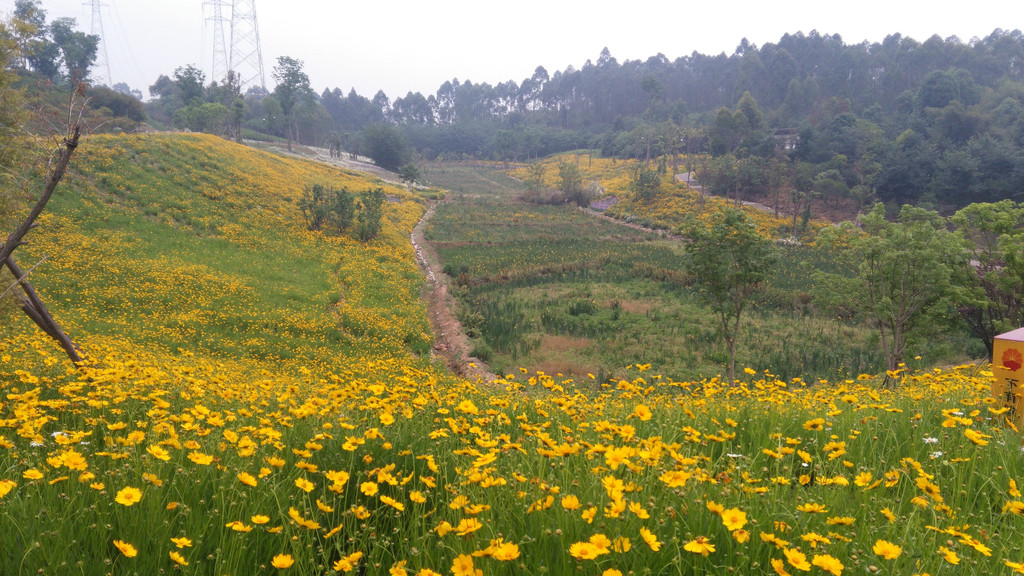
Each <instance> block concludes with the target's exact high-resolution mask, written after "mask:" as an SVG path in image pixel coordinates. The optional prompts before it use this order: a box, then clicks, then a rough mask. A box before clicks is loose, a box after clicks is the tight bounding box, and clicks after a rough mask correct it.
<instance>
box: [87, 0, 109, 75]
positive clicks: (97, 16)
mask: <svg viewBox="0 0 1024 576" xmlns="http://www.w3.org/2000/svg"><path fill="white" fill-rule="evenodd" d="M86 5H87V6H91V7H92V26H91V29H90V31H89V33H90V34H92V35H93V36H98V37H99V39H100V40H99V43H98V44H97V46H96V62H95V63H94V64H93V69H94V72H93V78H92V83H93V84H96V85H97V86H113V85H114V79H113V78H112V77H111V76H110V60H109V59H108V58H107V40H106V37H105V36H104V34H103V14H102V13H101V10H100V9H101V8H105V7H107V6H108V5H107V4H104V3H103V2H101V1H100V0H90V1H89V2H88V3H87V4H86Z"/></svg>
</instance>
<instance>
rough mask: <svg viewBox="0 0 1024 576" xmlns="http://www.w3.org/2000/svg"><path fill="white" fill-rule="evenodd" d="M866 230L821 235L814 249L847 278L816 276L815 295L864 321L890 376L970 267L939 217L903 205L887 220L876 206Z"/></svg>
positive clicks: (846, 226)
mask: <svg viewBox="0 0 1024 576" xmlns="http://www.w3.org/2000/svg"><path fill="white" fill-rule="evenodd" d="M861 223H862V226H863V228H862V229H857V228H855V226H854V225H853V224H852V223H850V222H844V223H843V224H841V225H839V226H834V227H831V228H828V229H825V230H823V231H822V232H821V233H820V234H819V243H820V244H821V245H822V246H824V247H826V248H827V249H828V250H830V251H831V252H832V255H833V256H834V257H835V258H836V259H837V261H838V262H840V263H841V264H842V265H844V268H846V269H847V271H848V275H843V274H834V273H831V274H830V273H818V274H816V275H815V284H816V285H817V286H819V287H821V288H819V289H818V290H816V295H817V296H818V298H819V299H821V300H822V301H824V302H826V303H829V304H831V305H832V306H833V307H836V308H838V309H840V310H842V311H845V312H849V313H856V314H861V315H863V317H864V318H865V320H866V321H867V322H868V323H869V324H870V325H872V326H874V327H875V328H876V329H877V330H878V334H879V337H880V341H881V345H882V353H883V355H884V356H885V361H886V368H887V369H888V371H889V372H890V373H892V372H893V371H895V370H897V369H898V368H899V367H900V365H901V364H902V362H903V358H904V355H905V354H906V352H907V339H908V337H909V336H911V335H913V334H914V333H915V332H917V331H919V330H921V329H923V328H925V327H927V326H929V324H930V323H932V322H935V321H937V318H936V316H937V315H939V314H941V313H942V312H944V311H945V310H946V309H947V304H948V299H949V297H950V296H951V295H952V285H953V282H954V279H956V278H957V277H958V274H960V273H962V271H964V270H965V269H966V266H967V258H968V251H967V249H966V247H965V245H964V242H963V237H962V236H960V235H959V234H954V233H952V232H949V231H948V230H947V228H946V222H945V220H944V219H943V218H941V217H940V216H939V215H938V213H936V212H933V211H931V210H926V209H924V208H918V207H915V206H910V205H906V206H903V208H902V210H900V214H899V218H898V219H897V220H896V221H895V222H891V221H889V220H887V219H886V218H885V206H884V205H883V204H881V203H879V204H875V206H874V208H873V209H872V210H871V212H869V213H868V214H867V215H865V216H864V217H863V218H862V219H861Z"/></svg>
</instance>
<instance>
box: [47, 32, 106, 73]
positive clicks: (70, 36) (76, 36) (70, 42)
mask: <svg viewBox="0 0 1024 576" xmlns="http://www.w3.org/2000/svg"><path fill="white" fill-rule="evenodd" d="M76 25H77V24H76V22H75V19H74V18H57V19H56V20H54V21H53V23H52V24H50V34H51V35H52V36H53V42H54V44H56V45H57V48H59V49H60V53H61V56H62V57H63V59H64V68H65V70H66V73H67V78H68V80H69V81H71V82H84V81H86V80H88V79H89V68H91V67H92V64H93V62H95V61H96V50H97V49H98V47H99V42H100V38H99V36H93V35H91V34H86V33H84V32H78V31H76V30H75V29H74V28H75V26H76Z"/></svg>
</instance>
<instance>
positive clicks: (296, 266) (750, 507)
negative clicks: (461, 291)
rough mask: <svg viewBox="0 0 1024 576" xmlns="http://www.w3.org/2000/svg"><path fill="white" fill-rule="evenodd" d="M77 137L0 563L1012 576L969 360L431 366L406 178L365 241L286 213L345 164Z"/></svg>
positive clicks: (2, 499)
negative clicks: (694, 369) (311, 227)
mask: <svg viewBox="0 0 1024 576" xmlns="http://www.w3.org/2000/svg"><path fill="white" fill-rule="evenodd" d="M82 152H83V154H82V156H81V157H80V158H79V159H78V160H77V162H76V163H75V171H74V173H73V174H71V175H70V177H69V180H68V184H69V186H68V187H67V188H66V189H63V190H62V191H61V193H60V194H59V198H57V199H56V200H55V202H54V205H53V206H52V211H51V212H50V215H49V216H48V218H47V220H46V222H45V223H44V226H43V227H41V228H40V229H39V230H36V231H35V232H33V235H34V236H33V240H34V242H33V244H32V246H31V250H32V251H31V252H26V255H24V256H23V260H25V261H29V260H30V258H28V257H27V255H32V256H37V257H39V256H40V255H41V254H43V253H45V254H47V255H48V256H49V259H48V261H47V262H48V263H49V264H47V265H44V266H41V267H40V268H39V269H38V270H39V275H38V277H36V278H35V280H36V284H37V286H38V287H39V288H40V289H41V291H42V292H43V294H44V297H45V298H46V300H47V302H48V303H50V308H51V310H53V311H54V313H55V314H56V315H57V317H58V318H59V319H60V320H62V321H63V322H64V324H65V325H66V327H67V328H68V331H69V332H70V333H71V335H72V336H73V337H74V338H75V339H76V340H77V341H78V342H79V343H80V344H82V346H83V348H85V350H86V352H87V353H88V354H89V357H90V361H89V363H88V365H85V366H82V367H79V368H74V367H72V366H71V365H70V364H68V363H67V362H66V360H64V359H63V358H62V357H61V356H60V351H59V349H58V348H57V347H56V346H54V345H53V344H52V343H51V342H49V341H48V340H47V339H46V338H45V337H43V336H41V335H39V334H37V333H35V332H34V331H33V330H32V329H31V326H30V325H29V323H28V321H27V320H25V319H21V318H15V319H14V322H13V323H12V324H11V325H6V326H4V327H3V328H2V329H0V330H2V331H3V339H2V340H0V526H2V527H3V528H4V529H3V530H0V567H3V573H4V574H89V575H92V574H96V575H101V574H166V573H174V574H179V573H180V574H210V575H224V574H229V575H248V574H271V573H282V572H283V573H295V574H344V573H350V574H389V575H402V574H417V575H420V576H429V575H431V574H445V575H447V574H453V575H455V576H464V575H476V574H524V575H525V574H570V573H571V574H593V575H602V576H621V575H623V574H712V573H714V574H719V573H723V572H730V573H732V572H737V573H743V574H803V573H809V574H833V575H839V574H862V573H868V574H882V573H884V574H926V573H927V574H932V575H937V574H955V573H967V574H975V573H993V574H1010V573H1013V572H1024V564H1022V563H1024V552H1022V550H1021V547H1020V542H1021V541H1022V538H1024V501H1022V500H1024V499H1022V496H1021V492H1020V483H1021V482H1024V451H1022V449H1021V436H1020V433H1019V432H1018V431H1017V430H1016V429H1014V428H1013V427H1011V426H1010V425H1008V424H1007V421H1006V416H1007V415H1008V414H1007V413H1006V410H1005V409H1003V408H1000V407H999V406H998V405H997V404H996V403H995V401H994V400H993V399H992V398H991V396H990V393H989V388H990V385H991V373H990V372H989V371H988V369H987V367H986V366H977V365H968V364H965V365H961V366H956V367H949V368H936V369H931V370H921V371H917V370H909V369H908V370H906V371H901V372H900V373H897V374H893V375H892V376H894V377H895V378H897V379H898V380H899V382H900V383H899V384H898V385H897V386H894V387H882V386H880V382H881V378H880V377H878V376H874V375H868V374H865V375H863V376H861V375H857V376H852V377H850V378H844V379H838V380H834V379H833V380H827V381H826V380H823V379H822V380H820V381H819V379H814V378H807V379H806V380H805V379H802V378H800V377H791V378H780V377H778V376H776V375H774V374H772V373H768V372H766V371H764V370H763V369H761V368H758V369H756V370H755V369H753V368H750V369H747V370H746V371H744V374H743V379H742V381H741V382H737V383H735V384H726V383H723V382H722V381H721V380H719V379H718V378H716V377H705V378H695V379H688V380H682V379H673V378H669V377H667V376H665V375H664V374H663V373H662V372H661V369H660V367H659V366H657V365H653V366H652V365H649V364H648V363H646V361H643V362H644V363H639V362H640V361H642V360H640V359H638V360H637V361H634V362H630V363H629V364H627V365H624V366H622V367H620V368H619V370H618V377H616V378H609V379H598V378H597V377H596V376H595V378H593V379H591V378H590V377H587V376H584V377H582V378H579V379H572V378H567V377H557V376H554V375H551V374H547V373H542V372H539V371H537V370H527V369H525V368H524V369H518V368H516V369H513V370H510V371H509V373H508V374H506V375H505V376H504V377H503V378H501V379H499V380H497V381H495V382H491V383H488V382H479V381H478V382H473V381H467V380H464V379H459V378H456V377H454V376H452V375H451V374H450V373H448V372H447V371H445V370H444V369H443V368H442V367H441V365H440V363H437V362H435V361H434V360H432V359H431V358H430V355H429V353H428V351H429V347H430V344H431V339H430V335H429V333H428V329H427V321H426V314H425V311H424V306H423V304H422V303H421V301H420V300H419V299H418V298H417V296H418V291H419V290H420V288H421V287H422V282H423V281H422V279H421V277H420V275H419V273H418V271H417V269H416V264H415V255H414V253H413V251H412V248H411V247H410V246H409V242H408V235H409V232H410V230H411V228H412V226H413V225H414V224H415V222H416V220H417V218H418V217H419V215H420V214H422V212H423V206H422V205H421V204H420V203H419V202H417V201H416V200H415V199H414V198H413V197H412V196H411V195H408V194H406V193H405V192H404V191H402V190H401V189H398V188H393V187H388V188H387V190H388V194H389V197H391V198H392V199H393V201H392V202H389V203H388V205H387V213H386V221H387V222H388V224H387V226H386V227H385V231H384V232H383V235H382V236H380V237H378V238H376V239H374V240H373V241H371V242H369V243H368V244H361V243H358V242H355V241H353V240H351V239H350V238H347V237H339V236H327V235H322V234H312V233H309V232H306V231H305V230H304V226H303V223H302V219H301V215H300V214H299V212H298V208H297V206H296V202H297V200H298V198H299V196H300V195H301V193H302V189H303V187H304V186H308V185H311V184H313V183H317V182H320V183H325V184H333V185H335V186H340V185H348V186H349V187H350V189H352V190H355V191H361V190H363V189H365V187H367V186H370V185H379V183H378V182H373V181H371V180H368V179H366V178H365V177H361V176H359V175H355V174H351V173H346V172H342V171H339V170H334V169H329V168H325V167H322V166H319V165H316V164H312V163H308V162H303V161H299V160H291V159H283V158H280V157H276V156H273V155H268V154H262V153H256V152H253V151H251V150H248V149H245V148H242V147H238V146H235V145H233V144H229V143H226V142H223V141H220V140H217V139H215V138H210V137H199V136H181V135H174V136H172V135H159V136H156V135H154V136H128V137H110V138H96V137H92V138H88V139H86V140H85V141H84V142H83V147H82ZM495 178H497V177H495ZM552 218H554V219H556V220H557V219H560V218H562V216H559V215H554V216H552ZM609 226H611V225H609ZM591 227H594V228H597V225H596V224H591ZM606 231H607V232H608V233H609V234H612V233H615V234H627V236H625V237H623V238H627V237H628V238H635V239H631V240H630V242H631V243H635V244H637V245H639V246H648V245H651V246H658V245H659V244H658V241H657V240H656V239H649V238H646V236H645V235H644V234H636V235H632V234H631V233H627V232H624V231H623V230H622V229H620V228H618V227H616V228H607V229H606ZM613 231H614V232H613ZM664 249H665V250H668V251H670V250H669V248H667V247H666V248H664ZM665 257H666V258H669V256H665ZM467 267H469V265H468V264H467ZM582 306H583V307H584V308H585V307H586V306H585V305H582ZM236 327H240V328H244V329H236Z"/></svg>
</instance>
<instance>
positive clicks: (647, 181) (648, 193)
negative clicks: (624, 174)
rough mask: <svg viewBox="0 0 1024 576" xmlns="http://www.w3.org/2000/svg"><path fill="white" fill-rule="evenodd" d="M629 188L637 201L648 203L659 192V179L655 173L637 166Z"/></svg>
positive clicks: (644, 167)
mask: <svg viewBox="0 0 1024 576" xmlns="http://www.w3.org/2000/svg"><path fill="white" fill-rule="evenodd" d="M629 187H630V189H631V190H632V191H633V194H634V195H636V197H637V198H638V199H639V200H642V201H644V202H650V201H651V200H654V197H655V196H657V195H658V192H660V191H661V177H660V176H658V172H657V171H655V170H652V169H650V168H647V167H646V166H641V165H640V164H637V167H636V170H634V171H633V179H632V181H631V182H630V186H629Z"/></svg>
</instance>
